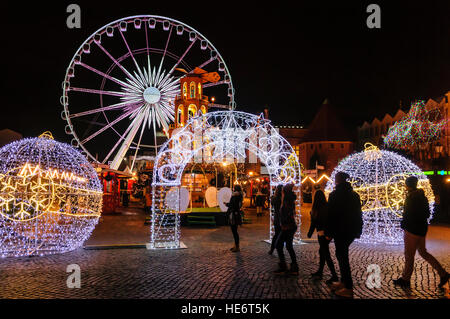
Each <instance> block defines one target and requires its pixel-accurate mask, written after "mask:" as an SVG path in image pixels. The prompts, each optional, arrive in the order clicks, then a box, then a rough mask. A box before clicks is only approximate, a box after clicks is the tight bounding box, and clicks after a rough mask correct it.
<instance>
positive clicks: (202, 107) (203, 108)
mask: <svg viewBox="0 0 450 319" xmlns="http://www.w3.org/2000/svg"><path fill="white" fill-rule="evenodd" d="M200 110H201V111H202V113H203V114H206V107H205V106H204V105H202V106H201V108H200Z"/></svg>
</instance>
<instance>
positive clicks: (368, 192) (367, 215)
mask: <svg viewBox="0 0 450 319" xmlns="http://www.w3.org/2000/svg"><path fill="white" fill-rule="evenodd" d="M365 146H366V147H365V150H364V151H363V152H359V153H355V154H352V155H350V156H348V157H346V158H345V159H343V160H342V161H341V162H340V163H339V165H338V166H337V167H336V168H335V170H334V171H333V173H332V174H331V180H330V181H328V183H327V186H326V189H325V191H326V193H327V194H329V193H330V192H331V191H332V190H333V189H334V178H335V175H336V173H337V172H339V171H341V172H345V173H347V174H349V175H350V178H349V180H348V181H349V182H350V183H351V184H352V186H353V190H354V191H356V192H357V193H358V194H359V196H360V198H361V205H362V211H363V220H364V227H363V233H362V236H361V238H360V239H359V241H360V242H365V243H385V244H399V243H402V240H403V232H402V230H401V228H400V222H401V220H402V214H403V205H404V202H405V198H406V195H407V191H406V185H405V180H406V178H408V177H409V176H416V177H417V178H418V180H419V181H418V185H417V187H418V188H422V189H423V190H424V192H425V196H426V197H427V198H428V203H429V205H430V212H431V215H430V218H429V220H431V218H432V212H433V205H434V195H433V190H432V189H431V185H430V182H429V180H428V178H427V177H426V176H425V175H424V174H423V172H422V171H421V170H420V168H419V167H418V166H417V165H415V164H414V163H413V162H411V161H410V160H408V159H407V158H405V157H403V156H401V155H399V154H397V153H394V152H390V151H385V150H380V149H378V148H377V147H376V146H373V145H372V144H370V143H367V144H366V145H365Z"/></svg>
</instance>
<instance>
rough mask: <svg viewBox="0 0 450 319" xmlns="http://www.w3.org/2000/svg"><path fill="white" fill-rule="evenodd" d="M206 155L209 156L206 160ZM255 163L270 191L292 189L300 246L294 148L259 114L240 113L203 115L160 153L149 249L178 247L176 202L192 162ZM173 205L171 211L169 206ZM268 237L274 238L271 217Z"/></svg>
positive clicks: (298, 182) (298, 178) (297, 167)
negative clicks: (278, 187) (263, 169)
mask: <svg viewBox="0 0 450 319" xmlns="http://www.w3.org/2000/svg"><path fill="white" fill-rule="evenodd" d="M205 154H207V155H205ZM247 156H248V157H249V159H250V157H251V156H254V158H256V157H257V158H259V160H260V161H261V163H263V164H265V165H266V168H267V171H268V175H269V176H270V185H271V187H272V189H273V188H274V187H275V186H276V185H279V184H287V183H293V184H294V186H295V187H294V191H295V192H296V194H297V201H296V221H297V224H298V228H297V232H296V234H295V237H294V240H295V242H296V243H298V242H299V241H300V185H301V175H300V164H299V161H298V158H297V155H296V154H295V151H294V150H293V148H292V146H291V145H290V144H289V143H288V142H287V141H286V140H285V139H284V138H283V137H282V136H281V135H280V134H279V133H278V132H277V130H276V129H275V128H274V127H273V126H272V125H271V124H270V121H269V120H266V119H264V117H263V115H262V114H261V115H260V116H256V115H253V114H249V113H245V112H238V111H217V112H210V113H206V114H205V115H202V116H197V117H194V118H192V119H190V120H189V122H188V123H187V124H186V126H185V127H183V128H180V129H178V130H176V131H174V132H173V134H172V137H171V138H170V140H168V141H167V142H166V143H165V144H164V145H163V146H162V148H161V150H160V151H159V152H158V156H157V157H156V159H155V165H154V170H153V182H152V186H153V187H152V188H153V201H152V224H151V240H150V248H179V247H180V216H179V199H180V195H179V194H180V192H179V190H180V189H181V178H182V176H183V171H184V169H185V167H186V165H187V164H188V163H191V162H198V160H199V161H200V162H202V161H205V162H208V161H209V162H217V163H219V162H223V160H227V161H228V162H234V161H236V160H237V161H238V162H243V161H244V162H245V159H246V157H247ZM168 200H169V201H171V202H172V203H175V206H173V205H172V207H178V210H177V209H174V208H172V209H170V208H169V207H168V205H167V201H168ZM270 220H271V222H270V238H272V236H273V216H272V214H271V219H270Z"/></svg>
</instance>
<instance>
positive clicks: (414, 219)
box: [394, 176, 450, 288]
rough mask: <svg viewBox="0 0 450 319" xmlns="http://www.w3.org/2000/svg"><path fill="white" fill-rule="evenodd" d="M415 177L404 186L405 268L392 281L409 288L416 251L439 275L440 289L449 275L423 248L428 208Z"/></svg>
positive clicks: (449, 277) (426, 200) (402, 224)
mask: <svg viewBox="0 0 450 319" xmlns="http://www.w3.org/2000/svg"><path fill="white" fill-rule="evenodd" d="M417 181H418V180H417V177H415V176H410V177H408V178H407V179H406V181H405V184H406V188H407V189H408V195H407V196H406V199H405V206H404V210H403V220H402V222H401V227H402V229H403V230H404V232H405V233H404V245H405V268H404V269H403V274H402V276H401V277H400V278H398V279H396V280H394V284H395V285H399V286H402V287H409V286H410V280H411V275H412V273H413V270H414V256H415V254H416V250H417V251H419V254H420V256H422V258H423V259H425V260H426V261H427V262H428V263H429V264H430V265H431V266H432V267H433V268H434V269H435V270H436V271H437V272H438V274H439V276H440V278H441V280H440V283H439V287H440V288H442V287H443V286H444V285H445V284H446V283H447V282H448V280H449V279H450V274H449V273H448V272H446V271H445V269H444V268H442V266H441V264H440V263H439V262H438V261H437V260H436V258H434V257H433V256H432V255H431V254H430V253H428V252H427V249H426V248H425V236H426V234H427V231H428V218H429V217H430V206H429V204H428V199H427V198H426V196H425V193H424V191H423V189H420V188H417Z"/></svg>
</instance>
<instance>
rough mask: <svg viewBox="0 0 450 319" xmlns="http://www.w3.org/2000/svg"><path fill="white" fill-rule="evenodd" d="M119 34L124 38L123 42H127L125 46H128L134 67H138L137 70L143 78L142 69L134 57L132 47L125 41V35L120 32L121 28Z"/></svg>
mask: <svg viewBox="0 0 450 319" xmlns="http://www.w3.org/2000/svg"><path fill="white" fill-rule="evenodd" d="M119 32H120V35H121V36H122V39H123V42H125V45H126V47H127V49H128V52H129V53H130V56H131V58H132V59H133V62H134V65H135V66H136V69H137V70H138V72H139V74H140V75H141V76H142V72H141V68H140V67H139V65H138V64H137V62H136V59H135V57H134V55H133V52H132V51H131V49H130V46H129V45H128V42H127V40H126V39H125V36H124V35H123V32H122V30H120V28H119Z"/></svg>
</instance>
